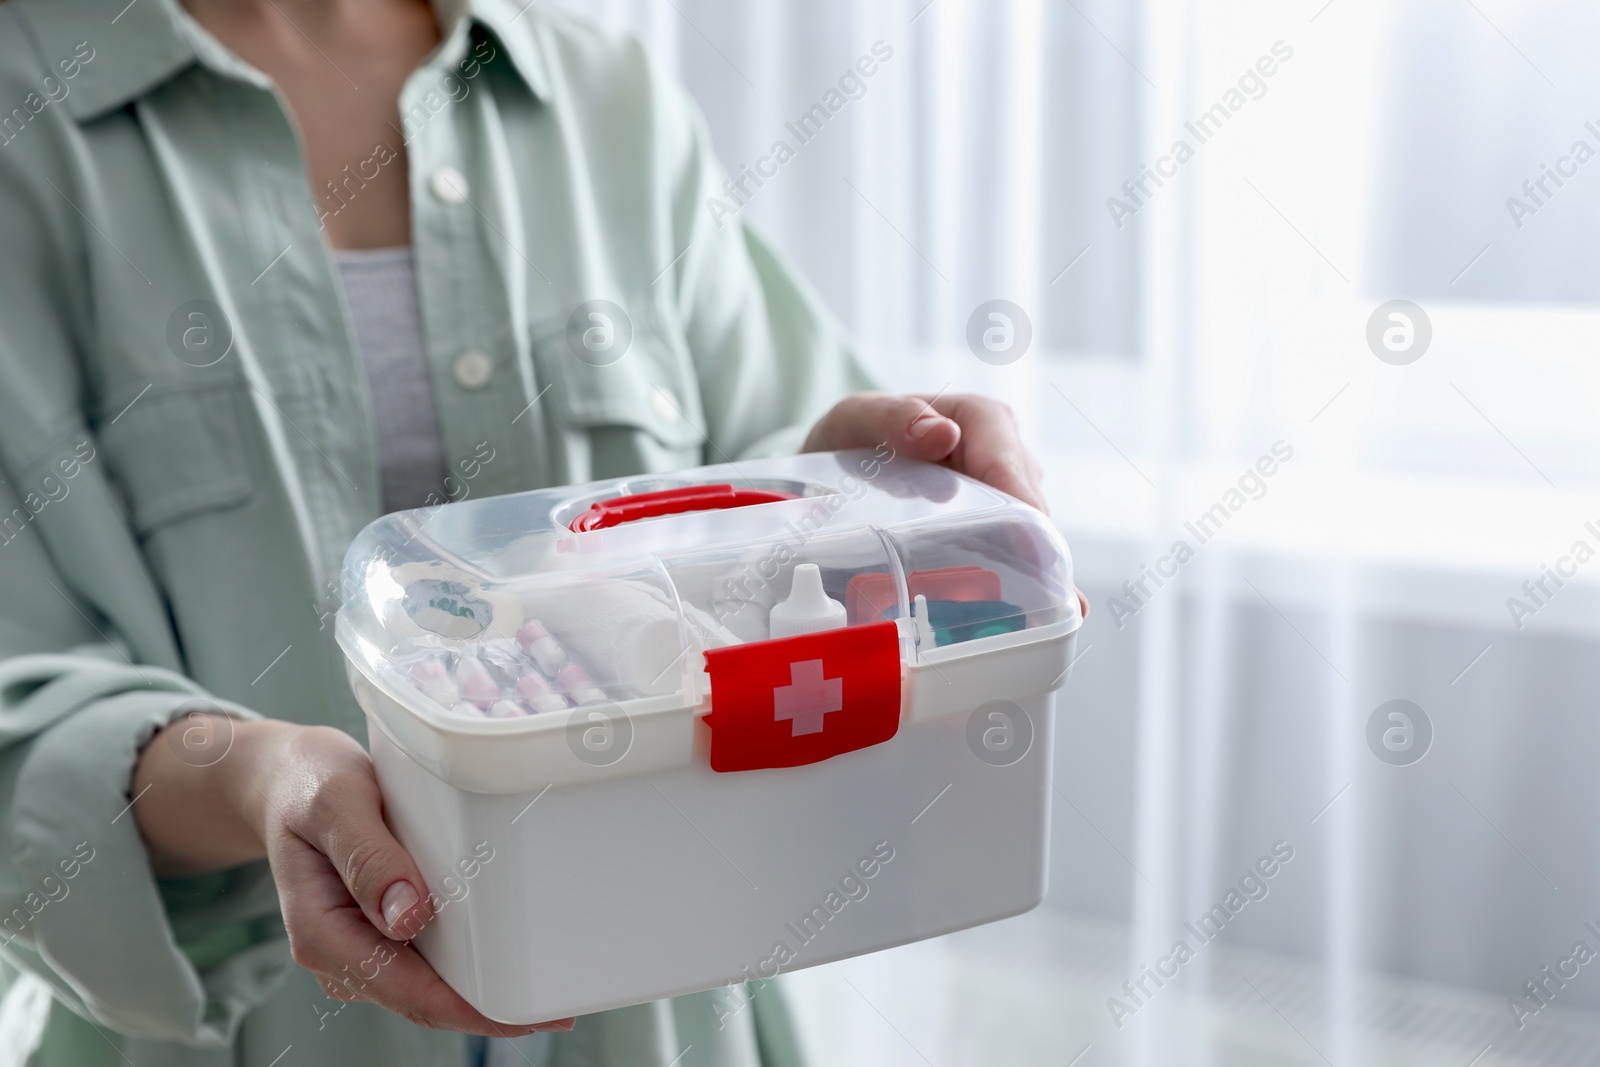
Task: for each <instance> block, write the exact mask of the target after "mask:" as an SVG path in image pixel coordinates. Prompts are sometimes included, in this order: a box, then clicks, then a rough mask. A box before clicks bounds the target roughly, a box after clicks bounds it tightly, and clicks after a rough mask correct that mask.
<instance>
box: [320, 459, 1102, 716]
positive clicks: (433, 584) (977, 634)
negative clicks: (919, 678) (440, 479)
mask: <svg viewBox="0 0 1600 1067" xmlns="http://www.w3.org/2000/svg"><path fill="white" fill-rule="evenodd" d="M343 586H344V588H343V596H344V601H343V607H342V608H341V609H340V611H339V620H338V636H339V642H340V644H341V645H342V646H343V648H344V650H345V652H346V654H347V655H348V656H349V657H350V659H351V660H352V662H353V663H354V664H355V665H356V666H357V667H358V668H359V669H360V670H361V671H362V672H363V673H364V674H366V675H367V676H368V677H369V678H371V679H373V680H374V681H377V682H379V683H380V684H382V685H383V688H384V689H385V690H387V691H388V692H390V693H391V694H394V695H396V696H397V697H399V698H400V699H401V701H402V702H403V703H404V704H406V706H408V707H410V708H411V709H412V710H413V711H415V712H417V713H418V714H420V715H423V716H424V717H426V718H428V719H430V720H432V721H434V722H435V723H438V724H441V725H448V724H450V723H451V722H466V721H470V720H485V719H508V720H509V719H534V718H537V717H538V716H540V715H544V714H547V713H549V712H555V711H565V710H567V709H570V708H575V707H581V706H583V705H585V704H589V703H602V702H604V703H624V702H629V701H638V700H651V701H652V702H654V703H658V704H681V705H685V706H690V707H693V706H696V705H699V704H700V703H701V702H702V700H703V699H704V697H705V695H706V692H707V683H706V677H705V673H704V661H703V658H702V653H704V652H705V651H706V650H707V649H712V648H720V647H724V646H727V645H733V644H740V643H744V642H751V641H764V640H768V639H770V638H774V637H783V636H790V635H793V634H796V633H805V632H813V631H815V630H818V629H825V628H832V627H836V626H839V625H847V626H855V625H862V624H866V623H872V622H879V621H881V620H885V619H892V620H896V622H897V624H898V625H899V628H900V631H901V635H902V654H903V656H904V657H905V658H906V659H907V660H908V661H912V662H915V661H916V660H918V659H920V658H922V657H924V656H928V655H930V654H937V655H939V656H948V655H951V654H960V653H961V652H962V651H964V650H969V651H971V652H972V653H974V654H977V653H980V652H982V651H983V650H984V649H986V648H990V647H996V646H998V645H1000V644H1012V643H1015V642H1017V641H1020V640H1027V639H1028V636H1029V635H1028V633H1027V631H1030V630H1036V629H1039V628H1041V627H1053V626H1057V624H1061V623H1066V622H1075V621H1076V620H1077V618H1078V603H1077V599H1076V596H1075V595H1074V593H1073V587H1072V565H1071V560H1070V557H1069V556H1068V553H1067V547H1066V545H1065V543H1064V542H1063V541H1062V539H1061V537H1060V535H1059V534H1058V533H1057V531H1056V529H1055V527H1054V526H1053V525H1052V524H1051V523H1050V521H1049V520H1048V519H1047V518H1045V516H1043V515H1042V514H1040V513H1039V512H1038V511H1036V510H1034V509H1033V508H1031V507H1028V506H1027V505H1025V504H1023V503H1021V502H1020V501H1017V500H1015V499H1014V498H1012V497H1009V496H1007V495H1005V494H1004V493H1001V492H998V491H996V490H994V489H991V488H989V487H988V486H985V485H983V484H981V483H979V482H976V481H974V480H972V479H970V478H967V477H964V476H962V475H959V474H955V473H953V472H952V471H950V470H948V469H946V468H944V467H939V466H935V465H932V464H927V463H922V462H919V461H916V460H911V459H906V458H904V457H899V456H896V455H895V454H894V453H893V452H892V451H891V450H889V449H888V448H887V447H886V446H885V447H882V448H880V449H879V450H878V451H875V452H874V451H852V452H834V453H812V454H808V455H801V456H790V457H784V458H780V459H770V460H759V461H751V462H742V463H737V464H733V463H729V464H722V465H718V466H713V467H702V468H699V469H696V470H691V471H685V472H682V473H679V474H674V475H665V476H662V475H652V476H647V477H637V478H619V479H613V480H610V481H603V482H593V483H590V484H588V485H582V486H566V487H562V488H557V489H545V490H538V491H534V492H528V493H518V494H513V495H508V496H500V497H490V498H485V499H481V500H466V501H462V502H459V503H452V504H444V505H441V506H438V507H432V508H422V509H419V510H416V511H406V512H396V513H394V514H392V515H386V516H384V517H383V518H381V519H378V520H377V521H376V522H374V523H372V524H371V525H369V526H368V527H367V528H366V529H365V530H363V531H362V532H361V533H360V535H358V536H357V537H356V539H355V541H354V542H353V543H352V545H351V546H350V550H349V552H348V553H347V554H346V556H345V562H344V574H343ZM936 650H937V652H936Z"/></svg>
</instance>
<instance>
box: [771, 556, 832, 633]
mask: <svg viewBox="0 0 1600 1067" xmlns="http://www.w3.org/2000/svg"><path fill="white" fill-rule="evenodd" d="M845 622H846V616H845V611H844V605H843V604H841V603H839V602H838V601H837V600H834V599H833V598H832V597H830V596H829V595H828V594H827V593H826V592H824V591H823V588H822V571H821V570H820V569H819V568H818V567H817V565H816V564H815V563H801V564H798V565H797V566H796V567H795V569H794V584H793V585H791V586H790V588H789V599H788V600H785V601H783V602H782V603H781V604H775V605H773V608H772V615H771V617H770V618H769V619H768V625H769V627H770V631H769V632H770V635H771V636H772V637H774V638H777V637H795V636H798V635H799V634H814V633H819V632H821V631H823V630H836V629H838V628H839V627H841V626H843V625H845Z"/></svg>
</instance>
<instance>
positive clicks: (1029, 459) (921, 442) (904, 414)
mask: <svg viewBox="0 0 1600 1067" xmlns="http://www.w3.org/2000/svg"><path fill="white" fill-rule="evenodd" d="M885 442H887V443H888V444H889V446H890V447H891V448H893V449H894V450H895V452H896V453H897V454H899V455H907V456H911V457H912V458H914V459H925V460H928V461H929V462H932V463H943V464H945V465H946V466H948V467H951V468H954V469H955V470H958V471H960V472H961V473H962V474H966V475H970V476H971V477H973V478H976V479H978V480H979V481H980V482H987V483H988V484H990V485H992V486H994V487H995V488H996V489H1001V490H1004V491H1005V492H1007V493H1010V494H1011V495H1012V496H1014V497H1016V498H1017V499H1019V500H1021V501H1023V502H1025V503H1028V504H1032V505H1033V506H1034V507H1036V508H1038V509H1039V510H1040V511H1043V512H1046V513H1048V512H1049V511H1050V509H1049V507H1048V506H1047V505H1046V504H1045V500H1044V487H1043V485H1041V482H1042V481H1043V474H1044V470H1043V468H1042V467H1040V466H1039V461H1038V460H1037V459H1035V458H1034V455H1033V453H1032V452H1030V451H1028V448H1027V446H1026V445H1024V444H1023V443H1022V435H1021V434H1020V433H1019V432H1018V430H1017V417H1016V416H1015V415H1014V414H1012V411H1011V408H1010V407H1008V406H1007V405H1005V404H1002V403H1001V402H1000V401H998V400H991V399H989V398H988V397H986V396H974V395H972V394H970V393H963V394H957V395H956V396H891V395H890V394H888V393H856V394H855V395H853V396H847V397H845V398H844V399H843V400H841V401H839V402H838V403H837V404H835V405H833V407H832V408H831V409H829V411H828V413H827V414H826V415H824V416H822V418H820V419H818V420H817V424H816V425H815V426H813V427H811V433H810V434H808V435H807V436H806V443H805V445H804V447H803V448H802V449H801V451H803V452H829V451H833V450H834V449H841V448H876V447H877V446H879V445H881V444H884V443H885ZM1077 593H1078V605H1079V611H1080V612H1081V613H1082V615H1083V617H1084V618H1088V616H1089V600H1088V598H1087V597H1085V596H1084V595H1083V593H1082V591H1081V590H1079V591H1077Z"/></svg>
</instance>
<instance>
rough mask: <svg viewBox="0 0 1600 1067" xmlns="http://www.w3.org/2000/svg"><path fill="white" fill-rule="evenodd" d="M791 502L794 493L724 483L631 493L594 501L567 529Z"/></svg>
mask: <svg viewBox="0 0 1600 1067" xmlns="http://www.w3.org/2000/svg"><path fill="white" fill-rule="evenodd" d="M793 499H795V496H794V494H793V493H780V492H777V491H775V490H768V489H735V488H734V487H733V486H731V485H727V484H723V485H688V486H683V487H681V488H678V489H661V490H658V491H657V492H654V493H634V494H632V495H630V496H614V497H612V498H611V499H610V500H597V501H595V502H594V503H593V504H590V505H589V510H588V511H585V512H584V513H583V514H581V515H579V516H578V517H577V518H575V519H573V520H572V521H571V522H570V523H568V524H567V529H569V530H571V531H572V532H573V533H587V532H589V531H590V530H604V529H606V528H608V527H611V526H620V525H622V524H623V523H625V522H633V521H634V520H636V519H654V518H658V517H659V516H662V515H677V514H680V513H682V512H685V511H716V510H719V509H722V508H743V507H748V506H750V505H751V504H775V503H777V502H778V501H780V500H793Z"/></svg>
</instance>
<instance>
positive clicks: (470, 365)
mask: <svg viewBox="0 0 1600 1067" xmlns="http://www.w3.org/2000/svg"><path fill="white" fill-rule="evenodd" d="M450 373H451V375H453V376H454V377H455V380H456V384H457V385H459V386H461V388H463V389H470V390H473V391H476V390H478V389H482V388H483V387H484V386H486V385H488V384H489V379H490V378H493V377H494V360H492V359H490V358H489V354H488V353H487V352H480V351H478V350H477V349H476V348H471V349H468V350H467V351H465V352H463V353H461V354H460V355H459V356H457V357H456V361H455V362H454V363H452V364H451V365H450Z"/></svg>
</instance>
